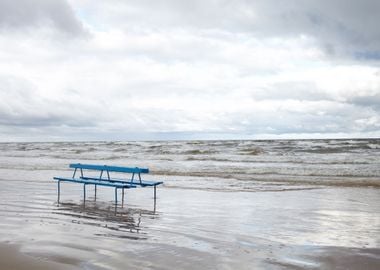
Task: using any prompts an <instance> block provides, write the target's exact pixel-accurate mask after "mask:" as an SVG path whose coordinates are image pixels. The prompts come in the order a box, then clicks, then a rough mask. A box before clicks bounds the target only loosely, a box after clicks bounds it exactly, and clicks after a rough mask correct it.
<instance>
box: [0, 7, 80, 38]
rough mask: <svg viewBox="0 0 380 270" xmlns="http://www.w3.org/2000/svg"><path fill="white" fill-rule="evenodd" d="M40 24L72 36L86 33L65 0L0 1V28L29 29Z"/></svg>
mask: <svg viewBox="0 0 380 270" xmlns="http://www.w3.org/2000/svg"><path fill="white" fill-rule="evenodd" d="M41 26H48V27H50V26H53V27H54V28H56V29H58V30H59V31H61V32H63V33H66V34H69V35H73V36H79V35H83V34H86V31H85V29H84V28H83V25H82V23H81V22H80V21H79V20H78V19H77V18H76V16H75V14H74V11H73V10H72V8H71V7H70V5H69V4H68V3H67V2H66V1H65V0H54V1H50V0H17V1H14V0H1V1H0V28H3V29H30V28H33V27H41Z"/></svg>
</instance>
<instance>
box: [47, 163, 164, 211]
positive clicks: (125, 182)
mask: <svg viewBox="0 0 380 270" xmlns="http://www.w3.org/2000/svg"><path fill="white" fill-rule="evenodd" d="M69 167H70V168H73V169H74V174H73V176H72V177H71V178H70V177H54V180H57V181H58V202H59V198H60V185H59V184H60V182H61V181H63V182H73V183H81V184H83V185H84V187H83V192H84V193H83V194H84V199H85V198H86V185H95V198H96V186H108V187H114V188H115V202H116V204H117V189H118V188H121V189H122V190H123V199H124V189H125V188H136V187H138V186H139V187H154V199H155V200H156V186H158V185H160V184H163V182H162V181H146V180H142V179H141V174H142V173H149V169H147V168H138V167H135V168H132V167H120V166H109V165H93V164H81V163H72V164H70V165H69ZM77 170H79V171H80V177H79V178H78V177H75V175H76V172H77ZM83 170H95V171H100V176H99V177H88V176H84V173H83ZM104 171H105V172H106V173H107V177H104V178H102V176H103V172H104ZM110 172H120V173H131V174H132V177H131V178H130V179H120V178H111V177H110ZM135 176H136V177H137V178H138V179H135Z"/></svg>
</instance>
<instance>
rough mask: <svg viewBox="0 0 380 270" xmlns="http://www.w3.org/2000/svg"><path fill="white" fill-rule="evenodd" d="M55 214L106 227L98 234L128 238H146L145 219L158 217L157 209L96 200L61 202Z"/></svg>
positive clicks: (75, 220)
mask: <svg viewBox="0 0 380 270" xmlns="http://www.w3.org/2000/svg"><path fill="white" fill-rule="evenodd" d="M53 214H58V215H62V216H66V217H67V218H68V219H69V220H71V223H76V224H81V225H85V226H94V227H97V228H104V229H106V230H107V231H108V232H107V231H104V234H103V233H102V232H101V231H99V232H98V233H97V234H96V235H97V236H106V237H117V238H127V239H131V240H144V239H146V238H147V237H146V234H147V232H144V231H143V230H144V228H146V226H144V225H142V224H143V223H144V221H148V220H152V219H156V218H158V214H157V213H156V211H155V210H146V209H139V208H119V209H117V211H116V208H114V207H113V206H112V205H109V204H107V203H106V204H104V203H102V204H98V203H96V202H94V201H90V202H87V203H86V204H75V203H60V204H59V205H58V206H57V208H56V209H55V210H54V211H53Z"/></svg>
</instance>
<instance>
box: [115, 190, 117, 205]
mask: <svg viewBox="0 0 380 270" xmlns="http://www.w3.org/2000/svg"><path fill="white" fill-rule="evenodd" d="M116 204H117V188H115V205H116Z"/></svg>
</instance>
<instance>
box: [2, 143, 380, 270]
mask: <svg viewBox="0 0 380 270" xmlns="http://www.w3.org/2000/svg"><path fill="white" fill-rule="evenodd" d="M379 145H380V140H373V139H368V140H315V141H313V140H306V141H207V142H204V141H192V142H86V143H71V142H70V143H6V144H0V185H1V189H0V241H2V242H4V241H10V242H12V243H18V244H21V245H22V251H23V252H25V253H28V254H32V255H33V256H37V257H39V258H45V259H49V260H53V261H57V262H64V263H68V264H74V265H79V266H80V267H81V268H83V269H125V268H128V269H194V268H199V269H252V268H256V269H297V268H298V269H305V268H306V269H320V268H324V269H334V268H336V267H337V266H341V267H342V268H344V267H345V268H347V269H361V267H360V266H361V265H363V264H365V265H366V268H365V269H378V268H379V266H380V237H379V235H380V188H379V186H380V183H379V181H380V173H379V170H380V169H379V168H380V167H379V165H380V164H379V163H380V159H379V157H380V147H379ZM71 162H82V163H86V162H88V163H95V164H113V165H126V166H141V167H149V169H150V171H151V174H150V175H149V176H148V179H155V180H163V181H164V182H165V184H164V186H163V187H159V188H158V199H157V201H154V200H153V199H152V195H153V192H152V189H148V188H146V189H136V190H128V191H126V200H125V202H124V205H121V204H118V205H115V204H114V201H113V200H114V193H113V192H114V191H113V190H112V189H110V188H99V190H98V196H97V198H96V200H95V197H94V193H93V190H91V188H88V197H87V200H86V202H85V203H84V201H83V198H82V196H83V195H82V186H81V185H77V184H70V183H63V184H62V194H61V203H60V204H58V203H57V194H56V188H57V187H56V183H55V182H54V181H53V180H52V177H53V176H58V175H59V176H69V175H71V172H70V171H69V170H68V164H69V163H71ZM332 254H334V255H333V257H331V256H332ZM348 258H356V259H355V262H357V263H359V262H360V264H357V263H355V262H352V263H351V264H349V265H347V262H348V261H349V260H348Z"/></svg>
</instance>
